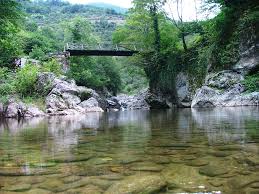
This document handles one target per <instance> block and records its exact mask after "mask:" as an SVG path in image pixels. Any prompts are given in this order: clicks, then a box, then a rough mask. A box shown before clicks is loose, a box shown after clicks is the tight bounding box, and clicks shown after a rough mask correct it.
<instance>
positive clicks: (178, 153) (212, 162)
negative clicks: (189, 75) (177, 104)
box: [0, 107, 259, 194]
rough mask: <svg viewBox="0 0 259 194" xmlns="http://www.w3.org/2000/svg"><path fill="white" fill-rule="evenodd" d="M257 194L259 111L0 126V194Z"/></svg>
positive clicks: (121, 115) (142, 114)
mask: <svg viewBox="0 0 259 194" xmlns="http://www.w3.org/2000/svg"><path fill="white" fill-rule="evenodd" d="M14 192H15V193H17V192H20V193H37V194H40V193H57V192H60V193H89V194H98V193H107V194H108V193H115V194H116V193H118V194H122V193H151V192H153V193H251V194H252V193H259V108H256V107H252V108H224V109H222V108H220V109H214V110H209V109H204V110H191V109H181V110H169V111H128V112H115V113H104V114H99V113H91V114H87V115H85V116H81V117H80V116H76V117H51V118H33V119H28V120H20V121H17V120H5V121H0V193H14Z"/></svg>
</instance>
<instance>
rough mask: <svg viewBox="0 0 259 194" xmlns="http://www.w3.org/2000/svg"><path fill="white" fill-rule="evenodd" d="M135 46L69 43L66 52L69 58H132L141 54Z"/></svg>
mask: <svg viewBox="0 0 259 194" xmlns="http://www.w3.org/2000/svg"><path fill="white" fill-rule="evenodd" d="M139 50H141V49H137V47H136V45H134V44H111V43H100V44H95V45H94V44H80V43H67V44H66V46H65V48H64V52H67V53H68V54H69V56H132V55H134V54H136V53H139Z"/></svg>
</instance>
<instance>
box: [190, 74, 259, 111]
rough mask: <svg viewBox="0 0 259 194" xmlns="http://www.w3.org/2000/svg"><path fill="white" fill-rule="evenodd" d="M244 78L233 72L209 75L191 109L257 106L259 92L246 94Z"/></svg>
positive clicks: (258, 103)
mask: <svg viewBox="0 0 259 194" xmlns="http://www.w3.org/2000/svg"><path fill="white" fill-rule="evenodd" d="M243 80H244V76H243V75H242V74H241V73H239V72H235V71H230V70H228V71H221V72H219V73H214V74H209V75H208V76H207V78H206V82H205V85H204V86H203V87H202V88H200V89H199V90H197V92H196V94H195V96H194V99H193V101H192V107H193V108H208V107H231V106H232V107H233V106H258V105H259V92H253V93H246V92H245V87H244V85H243V84H242V81H243Z"/></svg>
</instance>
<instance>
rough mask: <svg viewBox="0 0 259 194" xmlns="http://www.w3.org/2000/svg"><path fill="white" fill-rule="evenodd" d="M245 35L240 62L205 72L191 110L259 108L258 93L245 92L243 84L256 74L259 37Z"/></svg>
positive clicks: (240, 49)
mask: <svg viewBox="0 0 259 194" xmlns="http://www.w3.org/2000/svg"><path fill="white" fill-rule="evenodd" d="M248 32H249V31H248ZM248 32H247V33H246V36H242V37H240V44H239V48H238V51H239V61H238V62H237V63H235V64H234V65H233V66H232V67H230V68H228V69H226V70H223V71H219V72H213V73H208V75H207V76H206V79H205V83H204V85H203V86H202V87H201V88H200V89H198V90H197V92H196V94H195V96H194V98H193V100H192V107H194V108H197V107H198V108H203V107H225V106H259V91H257V89H255V91H250V90H248V88H247V86H246V84H245V83H244V81H245V80H246V79H247V76H250V75H258V70H259V50H258V47H259V41H258V36H257V34H256V33H254V34H253V33H248ZM255 84H257V85H258V83H255Z"/></svg>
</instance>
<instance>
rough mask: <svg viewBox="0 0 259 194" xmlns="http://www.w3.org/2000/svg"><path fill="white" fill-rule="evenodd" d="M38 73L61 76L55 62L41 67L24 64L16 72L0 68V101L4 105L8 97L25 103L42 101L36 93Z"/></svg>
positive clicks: (40, 96) (52, 61) (46, 63)
mask: <svg viewBox="0 0 259 194" xmlns="http://www.w3.org/2000/svg"><path fill="white" fill-rule="evenodd" d="M40 72H52V73H54V74H56V75H57V76H59V75H61V74H62V70H61V66H60V64H59V63H58V62H57V61H55V60H51V61H48V62H44V63H43V64H42V66H37V65H33V64H26V65H25V67H23V68H21V69H16V70H10V69H8V68H6V67H3V68H0V96H1V97H0V101H1V102H4V103H5V102H7V101H8V99H9V98H10V97H14V98H18V99H22V100H24V101H25V102H27V101H28V102H33V101H36V102H38V100H37V99H42V95H40V94H38V93H37V91H36V82H37V75H38V74H39V73H40ZM27 99H28V100H27ZM32 99H33V100H32ZM40 101H44V100H40ZM39 104H42V102H40V103H39Z"/></svg>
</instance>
